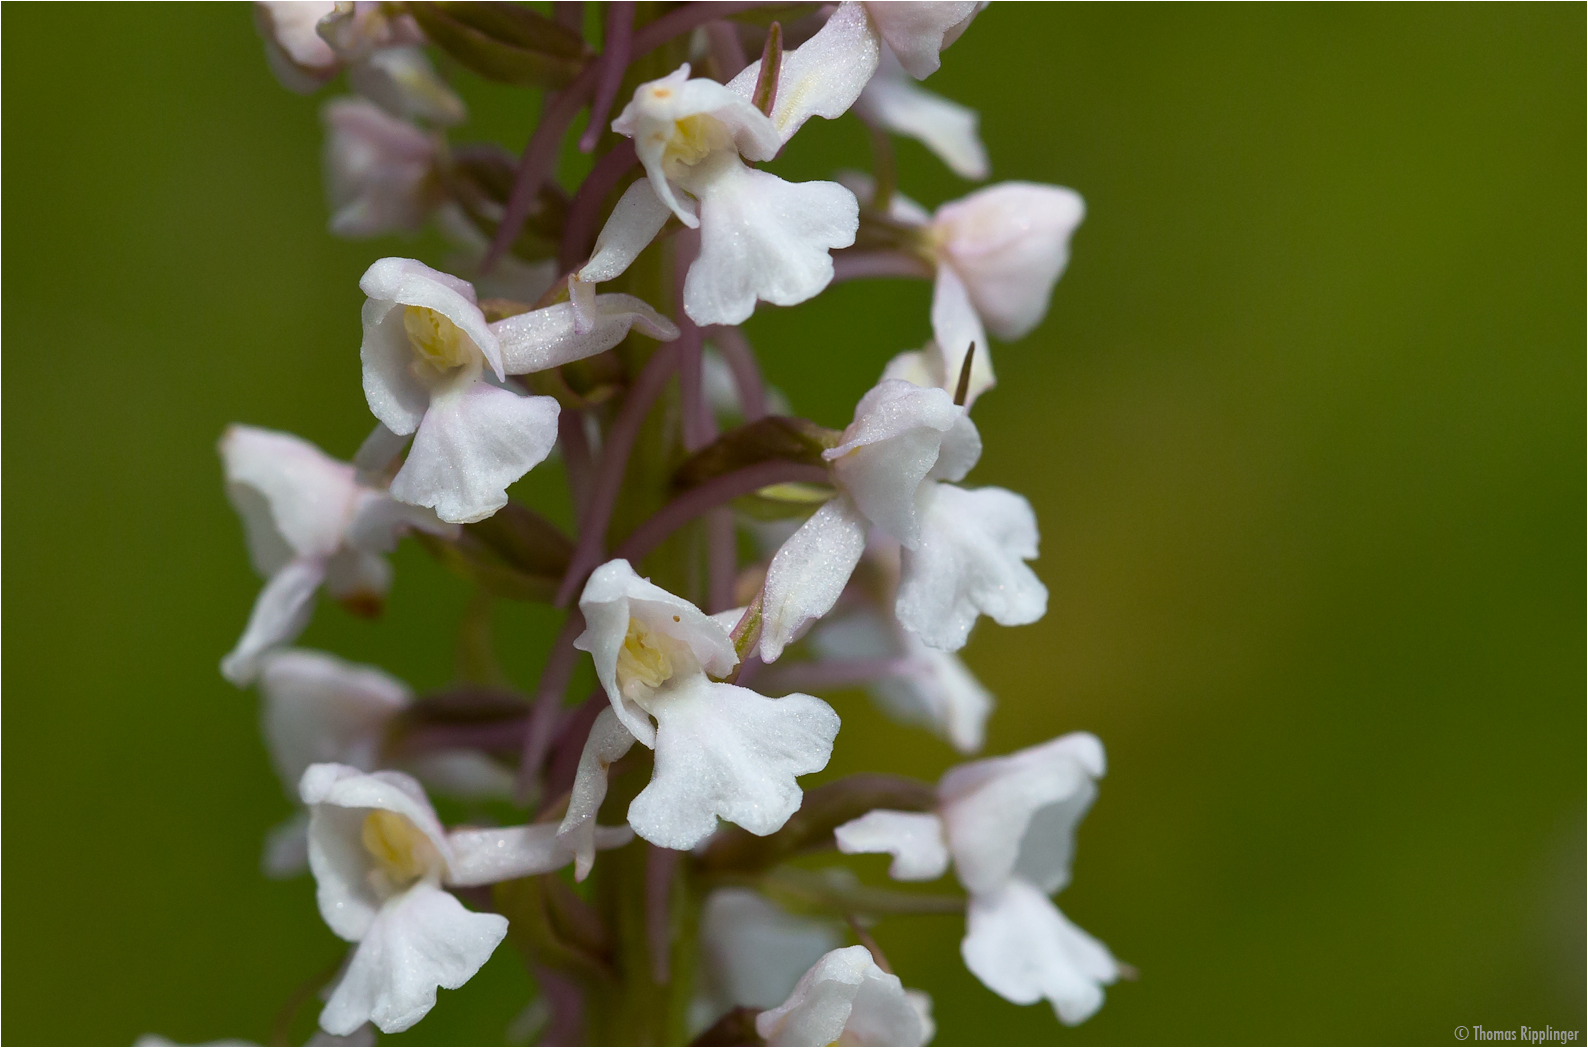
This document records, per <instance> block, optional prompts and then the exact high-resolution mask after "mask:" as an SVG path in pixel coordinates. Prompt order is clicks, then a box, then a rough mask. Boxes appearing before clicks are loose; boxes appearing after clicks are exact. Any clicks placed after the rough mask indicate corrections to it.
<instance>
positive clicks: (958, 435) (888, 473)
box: [822, 380, 981, 548]
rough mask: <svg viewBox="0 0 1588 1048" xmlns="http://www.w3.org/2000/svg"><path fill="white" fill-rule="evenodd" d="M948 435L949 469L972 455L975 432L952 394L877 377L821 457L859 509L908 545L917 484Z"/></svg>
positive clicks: (914, 534) (915, 527) (976, 448)
mask: <svg viewBox="0 0 1588 1048" xmlns="http://www.w3.org/2000/svg"><path fill="white" fill-rule="evenodd" d="M956 431H957V432H956ZM948 434H955V444H954V450H955V451H956V455H955V456H954V457H955V462H954V466H955V468H956V469H958V468H959V467H960V466H964V468H966V469H968V468H969V465H968V464H967V462H966V460H967V459H968V461H969V462H974V461H975V455H979V454H980V451H981V438H980V437H979V436H976V432H975V427H974V425H972V423H971V422H970V420H969V419H967V418H966V417H965V413H964V411H963V410H962V409H960V408H958V407H956V406H955V405H954V402H953V399H952V398H951V397H950V396H949V395H948V394H947V393H945V392H944V391H943V390H941V389H923V388H922V387H920V386H916V385H912V384H911V383H908V382H900V381H897V380H893V381H883V382H879V383H878V384H877V385H875V386H873V387H872V388H871V389H870V390H869V391H868V392H867V393H866V395H865V396H864V397H862V398H861V399H860V403H859V404H858V405H856V407H855V420H854V421H853V422H852V423H850V424H849V426H848V427H847V428H846V429H845V430H844V432H843V443H841V444H839V445H838V446H837V447H834V448H829V449H828V450H826V451H824V452H822V457H823V458H825V459H827V460H828V461H830V462H832V464H833V473H834V474H835V475H836V476H837V478H838V483H839V485H840V486H841V487H842V488H843V489H844V492H845V493H846V494H847V495H848V496H849V497H850V498H851V499H852V500H854V503H855V505H856V507H858V508H859V510H860V512H861V513H863V514H864V515H865V516H866V518H867V519H868V520H870V521H871V522H872V523H873V524H875V525H877V527H879V528H881V529H882V530H883V531H885V532H887V533H888V534H889V535H891V536H892V537H894V538H895V539H898V540H899V542H900V543H901V544H903V545H904V546H905V547H906V548H908V547H911V546H914V545H915V544H916V543H917V542H919V541H920V531H921V521H920V513H919V508H918V506H917V503H918V501H919V500H920V492H921V485H922V482H923V481H924V480H925V479H926V478H927V476H928V475H930V474H931V473H932V472H933V470H934V467H936V466H937V464H938V459H939V456H940V451H941V450H942V448H943V447H944V442H945V439H946V436H947V435H948ZM972 453H974V454H972ZM960 472H961V475H963V471H962V470H961V471H960Z"/></svg>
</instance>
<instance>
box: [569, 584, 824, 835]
mask: <svg viewBox="0 0 1588 1048" xmlns="http://www.w3.org/2000/svg"><path fill="white" fill-rule="evenodd" d="M579 609H580V611H582V612H583V613H584V619H585V624H586V626H585V631H584V633H582V634H581V635H580V636H579V638H578V639H577V640H575V641H574V646H575V647H577V648H579V649H580V650H582V651H588V652H589V653H590V655H591V658H592V659H593V660H594V662H595V670H596V676H597V677H598V678H599V679H600V681H601V685H602V687H603V688H605V689H606V693H607V697H608V699H609V700H610V701H611V703H612V708H611V713H612V717H611V719H607V720H602V719H601V718H598V719H597V721H596V727H595V728H593V729H592V730H591V734H590V741H589V742H588V743H587V745H586V749H585V757H584V759H583V760H581V762H580V767H579V773H578V776H577V778H576V782H575V785H574V788H573V795H572V797H571V798H570V802H569V805H568V814H567V816H566V818H565V819H564V821H563V828H562V831H561V832H562V833H563V834H564V836H565V837H568V838H569V839H570V840H573V839H575V838H574V837H573V835H574V833H575V832H576V830H577V829H578V828H579V827H580V826H582V825H587V824H588V821H589V820H591V819H593V818H594V813H595V811H596V810H597V809H598V808H599V807H600V804H601V799H602V797H604V796H605V793H606V786H605V782H606V778H605V776H606V765H607V764H610V763H611V761H612V760H615V759H616V757H614V756H608V755H610V754H613V753H616V754H617V755H619V756H621V753H622V751H623V750H626V749H627V746H628V745H629V744H628V743H626V742H624V741H623V738H622V734H621V733H625V732H626V733H627V734H628V735H629V736H630V737H631V738H633V739H636V740H638V741H639V742H641V743H642V744H644V745H645V746H647V747H650V748H652V749H654V750H655V751H656V758H655V768H654V770H653V772H652V774H651V781H650V784H649V785H647V786H646V787H645V789H644V790H642V791H641V792H640V794H639V796H638V797H636V798H634V801H633V803H632V804H630V805H629V811H628V820H629V825H631V826H633V827H634V831H635V832H636V833H638V834H639V835H640V836H641V837H644V838H645V839H646V840H648V841H650V842H651V843H652V844H656V845H660V846H661V847H664V848H674V849H678V850H686V849H689V848H693V847H694V846H695V845H696V844H699V843H700V842H701V841H702V840H704V839H705V838H706V837H708V836H710V835H711V834H712V833H713V832H715V830H716V829H717V820H718V818H719V817H720V818H722V819H726V820H727V821H729V822H732V823H737V824H738V825H739V826H742V827H744V828H745V829H746V830H749V831H750V832H751V833H754V834H758V835H762V836H764V835H766V834H769V833H772V832H774V831H776V830H777V829H779V828H780V827H781V826H782V825H783V824H784V823H785V822H787V821H788V817H789V816H790V815H792V814H794V812H795V811H796V810H797V809H798V808H799V806H800V799H801V796H802V794H801V791H800V788H799V784H798V782H796V779H797V777H798V776H800V775H806V774H809V773H811V772H815V771H820V770H821V769H822V768H824V767H826V766H827V760H828V758H829V757H830V756H831V755H832V748H833V739H834V738H835V737H836V736H837V734H838V715H837V714H836V713H834V712H833V710H832V707H830V706H828V705H827V704H826V703H825V702H823V701H822V700H820V699H818V698H815V697H814V696H811V695H802V694H799V693H795V694H792V695H786V696H784V697H783V698H780V699H769V698H767V697H766V696H764V695H759V694H757V693H756V692H753V691H751V690H749V689H748V688H740V687H737V686H735V685H732V684H725V683H722V682H721V681H720V680H713V679H712V678H713V677H716V678H722V677H725V676H727V675H728V674H729V673H731V672H732V671H733V668H734V666H736V665H737V664H738V661H739V660H738V657H737V655H736V654H735V652H734V646H733V640H732V638H731V637H730V636H729V633H728V627H727V626H725V625H723V624H722V622H719V621H718V620H716V619H713V618H712V617H711V616H709V615H707V614H705V613H704V612H702V611H701V610H700V609H699V608H697V607H695V606H694V605H693V604H691V603H689V602H688V601H687V600H684V599H682V598H681V597H676V596H674V595H673V594H671V593H668V592H667V591H666V590H664V589H662V588H661V587H660V586H656V585H653V584H652V583H651V582H649V581H648V580H646V579H642V578H640V577H639V576H638V575H636V574H635V573H634V569H633V568H631V567H630V566H629V564H628V562H627V561H624V560H613V561H608V562H607V563H606V564H603V565H602V566H601V567H599V568H597V569H596V570H595V571H594V572H592V573H591V575H590V580H589V581H588V582H587V583H586V584H585V588H584V593H583V594H582V595H581V596H580V598H579ZM606 716H607V713H606V711H603V712H602V718H605V717H606ZM653 720H654V723H653ZM581 780H582V781H581Z"/></svg>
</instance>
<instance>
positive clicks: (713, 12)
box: [630, 0, 777, 58]
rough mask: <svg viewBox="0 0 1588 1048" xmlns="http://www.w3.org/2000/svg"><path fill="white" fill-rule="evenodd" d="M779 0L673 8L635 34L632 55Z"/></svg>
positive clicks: (637, 55) (642, 52)
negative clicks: (698, 28) (700, 27)
mask: <svg viewBox="0 0 1588 1048" xmlns="http://www.w3.org/2000/svg"><path fill="white" fill-rule="evenodd" d="M775 6H777V0H773V2H772V3H694V4H683V5H681V6H679V7H675V8H673V9H672V10H671V11H669V12H667V13H666V14H665V15H663V16H662V17H660V18H658V19H657V20H656V21H654V22H650V23H647V24H646V25H644V26H642V27H641V28H640V31H639V32H637V33H635V34H634V46H633V48H632V49H631V51H630V54H631V55H632V56H633V57H635V58H639V57H640V56H641V55H643V54H645V53H647V52H649V51H651V50H653V49H655V48H658V47H661V46H662V45H663V44H665V43H667V41H669V40H671V39H673V38H674V37H676V36H682V35H683V34H685V33H688V32H692V31H693V30H694V29H696V28H697V27H699V26H702V25H705V24H706V23H707V22H714V21H716V20H717V19H719V18H729V17H732V16H733V15H736V14H738V13H739V12H741V11H753V10H755V9H756V8H758V7H775Z"/></svg>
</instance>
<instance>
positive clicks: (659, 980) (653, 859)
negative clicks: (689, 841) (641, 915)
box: [645, 844, 679, 986]
mask: <svg viewBox="0 0 1588 1048" xmlns="http://www.w3.org/2000/svg"><path fill="white" fill-rule="evenodd" d="M678 854H679V853H678V852H675V851H673V850H672V849H671V848H660V847H657V846H656V845H654V844H652V845H648V846H647V847H646V851H645V945H646V946H647V947H648V949H649V952H650V955H651V979H652V981H654V982H655V983H656V985H657V986H666V985H667V980H668V978H669V976H670V974H671V973H670V968H671V964H670V963H669V962H670V961H671V959H672V957H671V955H672V941H673V935H672V931H673V927H672V925H673V922H672V902H673V875H674V873H675V872H676V871H677V870H678Z"/></svg>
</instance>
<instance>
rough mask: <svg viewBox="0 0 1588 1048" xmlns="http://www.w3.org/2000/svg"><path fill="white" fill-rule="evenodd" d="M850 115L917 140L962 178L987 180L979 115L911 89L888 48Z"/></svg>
mask: <svg viewBox="0 0 1588 1048" xmlns="http://www.w3.org/2000/svg"><path fill="white" fill-rule="evenodd" d="M881 6H883V7H889V6H898V5H881ZM873 17H876V11H875V8H873ZM855 112H857V113H858V114H860V116H862V117H864V118H865V119H866V120H868V121H870V122H871V123H873V124H875V125H877V126H878V127H881V128H883V129H884V130H887V131H892V132H894V133H895V134H900V135H904V136H906V137H908V138H913V139H915V140H916V141H918V142H920V143H921V144H922V145H924V146H926V148H928V149H930V150H931V151H932V152H933V153H934V154H936V156H937V158H938V159H939V160H941V161H943V163H945V164H947V165H948V167H949V170H951V171H953V172H954V173H955V174H956V175H958V176H959V177H961V178H969V179H975V180H978V181H979V180H981V179H983V178H986V177H987V173H988V171H989V170H990V168H989V166H988V163H987V147H986V146H984V145H982V141H981V135H980V133H979V132H978V131H977V126H978V125H979V124H980V123H981V117H980V116H978V115H977V113H976V111H975V110H974V109H971V108H969V107H968V106H962V105H960V104H959V103H958V102H951V101H949V100H948V99H946V98H944V97H943V96H942V95H937V94H933V93H932V92H931V91H928V90H926V89H925V88H922V87H918V86H916V84H915V81H914V80H912V79H911V78H910V74H909V73H908V72H906V71H905V68H904V66H902V65H900V64H899V59H898V57H897V56H896V55H894V53H893V49H892V48H891V47H886V46H885V47H883V49H882V60H881V62H880V63H879V64H878V66H877V73H876V75H875V76H873V77H872V78H871V82H870V83H869V84H867V85H866V89H865V90H864V91H862V92H861V93H860V98H859V99H858V100H857V101H856V102H855Z"/></svg>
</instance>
